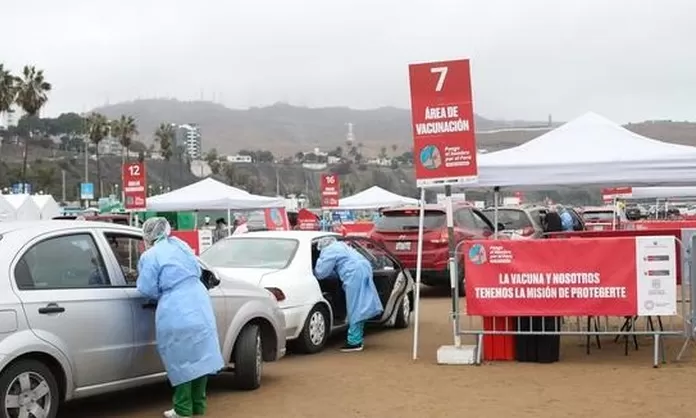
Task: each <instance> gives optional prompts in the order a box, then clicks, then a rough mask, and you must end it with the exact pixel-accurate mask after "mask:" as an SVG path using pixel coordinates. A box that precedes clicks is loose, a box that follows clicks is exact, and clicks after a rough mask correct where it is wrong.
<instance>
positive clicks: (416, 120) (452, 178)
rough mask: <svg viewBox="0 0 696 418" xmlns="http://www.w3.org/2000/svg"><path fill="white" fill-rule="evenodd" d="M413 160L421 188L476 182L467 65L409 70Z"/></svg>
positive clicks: (420, 66) (451, 63)
mask: <svg viewBox="0 0 696 418" xmlns="http://www.w3.org/2000/svg"><path fill="white" fill-rule="evenodd" d="M408 70H409V81H410V85H411V120H412V124H413V142H414V144H413V159H414V164H415V167H416V180H417V183H418V186H419V187H428V186H439V185H447V184H463V183H470V182H473V181H475V180H476V179H477V177H478V167H477V165H476V137H475V135H474V107H473V99H472V92H471V69H470V67H469V60H457V61H443V62H431V63H424V64H412V65H409V67H408Z"/></svg>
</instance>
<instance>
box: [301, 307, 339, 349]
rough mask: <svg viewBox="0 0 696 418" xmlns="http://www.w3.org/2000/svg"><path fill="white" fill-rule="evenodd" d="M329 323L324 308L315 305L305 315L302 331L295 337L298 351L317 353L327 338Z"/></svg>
mask: <svg viewBox="0 0 696 418" xmlns="http://www.w3.org/2000/svg"><path fill="white" fill-rule="evenodd" d="M330 328H331V323H330V322H329V315H328V313H327V311H326V309H325V308H324V307H323V306H321V305H316V306H314V308H312V310H311V311H310V312H309V315H307V319H306V320H305V325H304V328H302V333H301V334H300V337H299V338H298V339H297V348H298V351H300V352H302V353H305V354H314V353H318V352H319V351H321V350H322V349H323V348H324V345H325V344H326V340H327V339H328V338H329V333H330Z"/></svg>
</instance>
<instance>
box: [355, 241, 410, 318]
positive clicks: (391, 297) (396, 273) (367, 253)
mask: <svg viewBox="0 0 696 418" xmlns="http://www.w3.org/2000/svg"><path fill="white" fill-rule="evenodd" d="M342 239H343V241H344V242H346V243H347V244H349V245H350V246H351V247H353V248H354V249H355V250H356V251H358V252H359V253H360V254H362V255H363V256H364V257H365V258H366V259H367V260H368V261H369V262H370V264H371V265H372V276H373V280H374V283H375V287H376V288H377V292H378V293H379V298H380V300H381V301H382V306H383V307H384V312H383V313H382V316H381V317H380V318H374V319H373V320H375V321H377V322H385V321H387V320H389V318H391V317H392V314H393V313H394V312H395V309H396V308H398V306H399V304H400V302H401V300H402V298H403V297H404V296H405V295H406V292H407V291H408V288H409V277H410V276H408V274H407V273H406V271H405V270H404V268H403V267H402V266H401V263H399V261H398V260H397V259H396V258H395V257H394V256H393V255H392V254H391V253H390V252H389V251H388V250H387V249H386V248H385V247H384V246H383V245H381V244H379V243H378V242H376V241H374V240H371V239H370V238H367V237H343V238H342Z"/></svg>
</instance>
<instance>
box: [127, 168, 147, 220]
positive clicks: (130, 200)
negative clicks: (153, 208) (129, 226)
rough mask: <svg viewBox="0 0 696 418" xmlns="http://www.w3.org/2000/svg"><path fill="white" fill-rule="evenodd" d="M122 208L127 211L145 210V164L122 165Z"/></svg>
mask: <svg viewBox="0 0 696 418" xmlns="http://www.w3.org/2000/svg"><path fill="white" fill-rule="evenodd" d="M123 196H124V202H123V207H124V208H125V209H126V210H128V211H142V210H145V209H146V208H147V174H146V173H145V163H142V162H133V163H127V164H124V165H123Z"/></svg>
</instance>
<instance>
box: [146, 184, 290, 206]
mask: <svg viewBox="0 0 696 418" xmlns="http://www.w3.org/2000/svg"><path fill="white" fill-rule="evenodd" d="M278 207H285V199H283V198H282V197H266V196H258V195H253V194H250V193H248V192H246V191H244V190H242V189H238V188H236V187H232V186H228V185H227V184H224V183H221V182H219V181H217V180H215V179H212V178H207V179H204V180H201V181H199V182H197V183H193V184H190V185H188V186H185V187H182V188H181V189H177V190H173V191H171V192H169V193H165V194H161V195H158V196H153V197H149V198H148V199H147V209H148V210H152V211H157V212H168V211H178V210H228V209H265V208H278Z"/></svg>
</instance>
